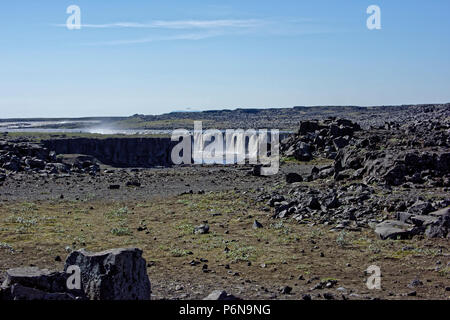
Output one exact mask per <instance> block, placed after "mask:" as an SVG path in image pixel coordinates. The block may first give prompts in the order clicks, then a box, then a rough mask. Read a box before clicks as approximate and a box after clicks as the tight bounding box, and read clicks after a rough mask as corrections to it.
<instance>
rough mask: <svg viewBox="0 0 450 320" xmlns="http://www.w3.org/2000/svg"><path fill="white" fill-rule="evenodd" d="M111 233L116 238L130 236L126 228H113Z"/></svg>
mask: <svg viewBox="0 0 450 320" xmlns="http://www.w3.org/2000/svg"><path fill="white" fill-rule="evenodd" d="M111 233H112V234H113V235H115V236H118V237H123V236H130V235H132V233H131V231H130V229H129V228H128V227H115V228H112V229H111Z"/></svg>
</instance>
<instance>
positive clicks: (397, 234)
mask: <svg viewBox="0 0 450 320" xmlns="http://www.w3.org/2000/svg"><path fill="white" fill-rule="evenodd" d="M413 229H414V226H413V225H410V224H407V223H404V222H401V221H397V220H386V221H383V222H382V223H379V224H377V226H376V227H375V233H376V234H377V235H378V236H379V237H380V238H381V239H383V240H385V239H394V240H396V239H398V238H401V239H404V238H408V237H409V236H411V234H412V230H413Z"/></svg>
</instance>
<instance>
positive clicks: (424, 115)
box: [0, 104, 450, 299]
mask: <svg viewBox="0 0 450 320" xmlns="http://www.w3.org/2000/svg"><path fill="white" fill-rule="evenodd" d="M288 110H289V112H288V111H286V110H284V111H281V112H280V116H279V117H278V118H277V119H278V120H277V121H279V122H276V121H275V122H274V121H273V119H272V124H271V125H269V122H265V121H269V116H270V113H271V112H272V111H271V110H265V111H255V110H248V111H239V112H237V113H239V116H242V113H245V114H247V115H248V116H246V117H240V120H239V121H244V122H245V125H242V122H238V121H237V120H236V122H235V123H234V126H232V128H233V127H241V125H242V127H243V128H245V127H249V126H250V125H252V126H254V127H268V128H273V127H274V124H280V125H281V123H283V126H284V127H286V128H290V129H291V130H292V131H294V133H293V134H292V135H290V136H289V137H288V138H286V139H284V140H283V141H282V143H281V154H282V159H281V167H280V172H279V173H278V174H277V175H274V176H269V177H262V176H259V175H258V174H257V173H258V171H257V170H254V168H253V167H252V166H250V165H231V166H219V165H214V166H208V165H194V166H172V165H171V164H170V163H168V162H167V161H166V160H167V158H166V155H165V154H166V152H165V151H164V150H166V149H164V148H166V147H167V146H168V145H166V144H164V147H162V145H161V144H158V143H160V142H158V143H157V142H155V145H154V146H153V147H152V146H151V145H152V142H151V141H152V140H151V139H150V140H148V141H147V142H146V143H147V145H148V148H147V149H145V150H146V152H147V151H149V152H150V153H151V154H152V155H153V154H154V155H155V157H154V158H152V159H166V160H164V161H161V160H158V161H156V160H155V162H152V161H148V159H147V160H144V161H142V155H139V153H138V152H137V153H133V152H126V150H132V149H133V147H132V145H133V144H137V143H138V142H139V141H141V140H139V141H137V140H134V138H133V139H131V140H130V139H128V140H127V141H123V139H120V138H114V139H109V140H108V139H106V140H105V141H103V142H101V143H98V142H96V141H95V140H92V139H73V140H72V139H70V140H68V139H66V140H64V139H58V140H54V141H52V140H43V141H37V140H34V139H30V138H29V137H26V138H21V137H20V136H17V135H14V136H9V135H7V134H5V135H3V139H2V140H0V200H1V205H0V221H1V224H0V271H3V272H7V270H8V269H10V268H28V267H30V265H31V268H34V267H35V266H39V267H40V268H52V269H56V270H61V268H62V267H63V266H62V265H61V264H62V263H63V262H62V259H61V256H62V255H64V254H67V253H69V256H70V254H72V252H78V250H80V249H81V248H88V249H89V250H90V251H102V250H107V249H111V248H114V247H115V248H119V247H128V246H133V247H139V248H142V249H143V250H144V255H145V259H146V260H147V273H148V275H149V277H150V280H151V282H152V298H155V299H203V298H205V297H206V296H208V294H209V293H211V292H213V291H215V290H219V291H215V293H214V294H212V296H211V298H213V296H214V297H216V298H217V297H222V298H223V297H228V296H229V294H226V293H224V292H223V291H224V290H226V291H227V292H229V293H230V294H231V295H236V296H238V297H240V298H243V299H249V298H253V299H302V298H303V299H373V298H381V299H404V298H411V299H413V298H418V299H430V298H433V299H446V298H448V296H449V293H448V290H450V287H449V284H450V281H449V279H450V272H449V270H450V269H449V266H450V264H449V263H450V261H449V245H448V244H449V242H448V241H449V238H450V233H449V229H450V212H449V206H450V197H449V194H450V193H449V190H450V185H449V184H450V147H449V146H450V105H448V104H447V105H426V106H412V107H407V106H402V107H377V108H374V109H360V108H356V107H348V108H344V109H342V110H341V111H339V112H335V111H336V109H334V108H323V109H320V108H313V109H308V110H306V109H304V108H294V109H288ZM224 112H225V111H222V112H221V113H216V112H211V113H202V114H191V113H189V116H190V117H191V118H196V117H199V118H204V117H205V114H209V115H208V116H210V117H211V118H210V120H211V119H215V118H214V117H216V116H218V115H219V114H222V115H223V113H224ZM293 113H295V114H297V116H295V117H293V116H292V114H293ZM232 114H233V116H229V117H228V120H230V119H234V118H233V117H234V116H235V115H236V114H235V113H232ZM263 114H264V116H262V115H263ZM177 116H180V115H177ZM265 117H267V119H266V118H265ZM141 118H142V117H141ZM264 119H266V120H264ZM306 119H308V120H306ZM145 120H146V121H147V120H148V121H151V119H150V118H148V119H147V118H145ZM159 120H161V119H159V118H158V121H159ZM169 120H170V119H169ZM216 120H217V119H216ZM216 120H214V121H216ZM217 121H218V120H217ZM290 121H292V123H291V122H290ZM294 122H295V125H294ZM224 123H225V124H226V122H221V125H223V124H224ZM155 139H156V140H158V139H159V140H158V141H161V140H160V138H155ZM156 140H154V141H156ZM119 146H120V147H119ZM135 149H136V148H135ZM119 150H121V151H124V150H125V152H119ZM118 167H120V168H118ZM373 264H375V265H380V266H381V268H382V270H383V289H382V290H380V291H370V290H368V289H367V287H366V286H365V279H366V278H367V277H366V274H365V273H364V271H365V270H366V268H367V267H368V266H369V265H373ZM12 270H14V269H12ZM28 271H29V270H28ZM28 271H27V272H28ZM36 272H37V273H38V274H40V273H39V272H40V271H39V272H38V271H36ZM31 273H33V272H31ZM193 275H199V276H193ZM11 277H14V272H10V273H9V274H8V272H7V273H6V276H5V279H4V280H6V281H5V285H4V287H7V288H8V289H6V291H5V290H4V292H8V293H4V294H5V297H6V294H8V297H11V296H10V294H14V292H15V293H16V294H17V295H18V296H17V297H19V298H20V297H21V296H20V294H21V293H20V292H29V290H28V289H26V287H27V286H26V285H24V284H23V283H21V282H18V286H16V287H15V288H16V289H14V290H13V289H12V288H13V284H12V283H10V284H9V282H11V280H8V279H10V278H11ZM0 278H2V276H0ZM168 279H170V280H168ZM8 281H9V282H8ZM21 286H22V287H21ZM23 287H25V289H24V288H23ZM31 287H33V290H38V291H33V290H32V294H37V296H38V297H41V298H48V296H46V294H49V293H51V294H53V293H57V296H58V297H60V295H59V294H61V295H62V296H63V297H65V298H68V297H69V298H74V297H76V295H73V294H72V293H70V292H60V290H59V291H58V290H56V291H54V292H48V291H45V290H42V288H39V287H38V286H31ZM23 290H25V291H23ZM27 290H28V291H27ZM39 290H40V291H42V292H40V291H39ZM18 292H19V293H20V294H19V293H18ZM67 294H70V295H71V296H67ZM85 294H86V293H85ZM52 297H54V296H53V295H52ZM80 297H81V298H86V296H83V295H81V296H80ZM230 297H231V296H230ZM91 298H92V297H91ZM132 298H133V297H132Z"/></svg>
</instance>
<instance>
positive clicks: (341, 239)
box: [336, 230, 349, 248]
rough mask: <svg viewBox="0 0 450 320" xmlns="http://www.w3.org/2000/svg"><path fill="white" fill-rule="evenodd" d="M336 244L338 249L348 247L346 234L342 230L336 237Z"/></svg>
mask: <svg viewBox="0 0 450 320" xmlns="http://www.w3.org/2000/svg"><path fill="white" fill-rule="evenodd" d="M336 243H337V245H338V246H339V247H341V248H345V247H347V246H348V245H349V240H348V233H347V231H345V230H342V231H341V232H340V233H339V235H338V237H337V238H336Z"/></svg>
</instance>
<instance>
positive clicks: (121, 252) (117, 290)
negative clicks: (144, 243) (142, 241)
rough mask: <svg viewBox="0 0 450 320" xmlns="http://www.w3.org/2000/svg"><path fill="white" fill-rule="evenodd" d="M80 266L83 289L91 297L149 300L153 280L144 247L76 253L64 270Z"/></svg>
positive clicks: (72, 254) (95, 298)
mask: <svg viewBox="0 0 450 320" xmlns="http://www.w3.org/2000/svg"><path fill="white" fill-rule="evenodd" d="M71 265H77V266H79V267H80V270H81V283H82V290H83V291H84V293H85V295H86V297H87V298H88V299H91V300H149V299H150V294H151V286H150V280H149V279H148V275H147V268H146V262H145V260H144V258H142V250H140V249H137V248H130V249H112V250H107V251H103V252H99V253H90V252H87V251H85V250H79V251H74V252H72V253H71V254H70V255H69V256H68V257H67V259H66V263H65V266H64V270H67V268H68V267H69V266H71Z"/></svg>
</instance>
